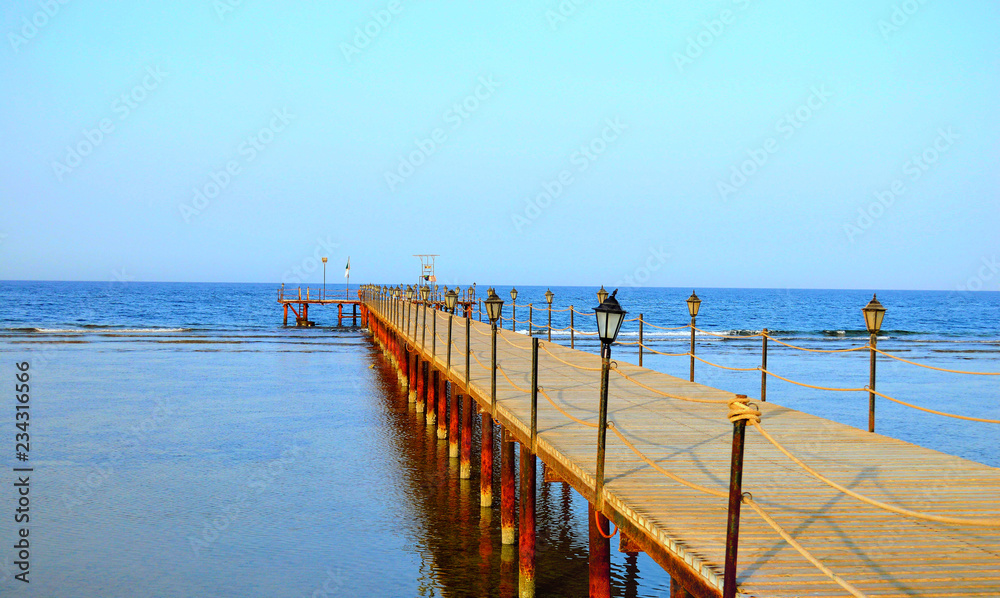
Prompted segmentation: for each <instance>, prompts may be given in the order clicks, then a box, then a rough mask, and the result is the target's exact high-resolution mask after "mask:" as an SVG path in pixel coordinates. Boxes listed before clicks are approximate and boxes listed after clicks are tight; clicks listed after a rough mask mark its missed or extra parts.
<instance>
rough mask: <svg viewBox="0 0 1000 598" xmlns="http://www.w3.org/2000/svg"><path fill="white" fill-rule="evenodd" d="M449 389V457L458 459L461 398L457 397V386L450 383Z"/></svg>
mask: <svg viewBox="0 0 1000 598" xmlns="http://www.w3.org/2000/svg"><path fill="white" fill-rule="evenodd" d="M448 389H449V390H450V391H451V392H450V393H449V394H450V395H451V397H450V399H451V403H449V411H448V456H449V457H450V458H452V459H457V458H458V442H459V435H458V434H459V432H458V425H459V419H458V401H459V396H460V395H459V396H456V395H455V385H454V384H451V383H450V382H449V383H448Z"/></svg>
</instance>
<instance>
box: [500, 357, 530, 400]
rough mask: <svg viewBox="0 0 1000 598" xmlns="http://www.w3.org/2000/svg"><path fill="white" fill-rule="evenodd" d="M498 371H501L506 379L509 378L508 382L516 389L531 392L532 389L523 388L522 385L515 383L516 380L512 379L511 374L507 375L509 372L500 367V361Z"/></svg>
mask: <svg viewBox="0 0 1000 598" xmlns="http://www.w3.org/2000/svg"><path fill="white" fill-rule="evenodd" d="M497 371H498V372H500V373H501V374H503V377H504V379H506V380H507V384H510V385H511V386H512V387H514V390H519V391H521V392H527V393H530V392H531V390H529V389H527V388H522V387H520V386H518V385H517V384H515V383H514V381H513V380H511V379H510V376H508V375H507V372H505V371H504V369H503V368H502V367H500V364H499V363H498V364H497Z"/></svg>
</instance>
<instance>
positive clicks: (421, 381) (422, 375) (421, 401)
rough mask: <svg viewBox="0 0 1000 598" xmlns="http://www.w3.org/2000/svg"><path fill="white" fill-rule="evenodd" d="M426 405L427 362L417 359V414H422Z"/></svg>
mask: <svg viewBox="0 0 1000 598" xmlns="http://www.w3.org/2000/svg"><path fill="white" fill-rule="evenodd" d="M426 405H427V362H426V361H424V360H423V359H420V357H417V413H423V412H424V410H425V409H426Z"/></svg>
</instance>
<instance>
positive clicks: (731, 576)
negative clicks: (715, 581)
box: [722, 395, 749, 598]
mask: <svg viewBox="0 0 1000 598" xmlns="http://www.w3.org/2000/svg"><path fill="white" fill-rule="evenodd" d="M736 400H737V401H738V402H741V403H743V404H744V405H746V404H748V403H749V401H748V400H747V396H746V395H736ZM746 429H747V422H746V420H745V419H740V420H736V421H734V422H733V449H732V460H731V462H730V466H729V517H728V521H727V525H726V562H725V572H724V573H725V577H724V579H723V585H722V598H735V596H736V559H737V553H738V552H739V543H740V505H742V504H743V446H744V442H745V440H746Z"/></svg>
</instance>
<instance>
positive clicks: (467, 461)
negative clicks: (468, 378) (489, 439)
mask: <svg viewBox="0 0 1000 598" xmlns="http://www.w3.org/2000/svg"><path fill="white" fill-rule="evenodd" d="M458 398H459V399H461V400H462V431H461V434H462V450H461V455H460V456H459V463H458V477H459V478H461V479H463V480H467V479H469V478H471V477H472V397H471V396H469V395H467V394H466V395H458Z"/></svg>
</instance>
